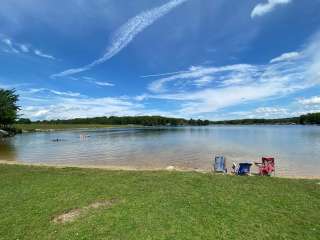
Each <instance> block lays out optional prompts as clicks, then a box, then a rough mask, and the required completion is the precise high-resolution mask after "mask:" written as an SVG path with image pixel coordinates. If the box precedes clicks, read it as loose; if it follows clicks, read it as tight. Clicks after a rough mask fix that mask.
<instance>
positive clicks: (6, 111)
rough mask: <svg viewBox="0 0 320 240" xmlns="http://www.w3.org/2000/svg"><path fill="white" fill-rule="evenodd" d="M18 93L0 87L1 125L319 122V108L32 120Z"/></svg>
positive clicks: (4, 126) (183, 124)
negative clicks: (256, 115) (260, 115)
mask: <svg viewBox="0 0 320 240" xmlns="http://www.w3.org/2000/svg"><path fill="white" fill-rule="evenodd" d="M18 100H19V96H18V94H16V91H15V90H14V89H11V90H4V89H0V128H1V129H9V130H10V129H11V130H12V129H13V128H12V127H11V126H12V125H13V124H14V123H20V124H31V123H39V124H106V125H130V124H132V125H142V126H186V125H190V126H206V125H209V124H232V125H250V124H320V112H319V113H310V114H305V115H301V116H300V117H293V118H281V119H240V120H226V121H209V120H201V119H197V120H196V119H190V120H187V119H184V118H168V117H162V116H124V117H116V116H111V117H95V118H75V119H69V120H60V119H57V120H43V121H36V122H32V121H31V120H30V119H28V118H19V117H20V116H19V114H18V111H19V110H20V106H18Z"/></svg>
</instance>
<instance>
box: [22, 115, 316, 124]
mask: <svg viewBox="0 0 320 240" xmlns="http://www.w3.org/2000/svg"><path fill="white" fill-rule="evenodd" d="M17 123H22V124H30V123H39V124H105V125H130V124H132V125H141V126H207V125H210V124H226V125H253V124H303V125H306V124H320V113H310V114H307V115H301V116H300V117H293V118H280V119H251V118H250V119H239V120H225V121H209V120H200V119H198V120H195V119H190V120H187V119H183V118H167V117H161V116H136V117H130V116H128V117H115V116H112V117H95V118H76V119H70V120H59V119H58V120H44V121H36V122H32V121H31V120H30V119H26V118H20V119H19V120H18V121H17Z"/></svg>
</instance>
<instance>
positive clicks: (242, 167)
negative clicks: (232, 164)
mask: <svg viewBox="0 0 320 240" xmlns="http://www.w3.org/2000/svg"><path fill="white" fill-rule="evenodd" d="M251 166H252V164H251V163H239V168H238V172H237V174H238V175H247V174H250V171H251Z"/></svg>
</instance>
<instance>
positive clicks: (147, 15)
mask: <svg viewBox="0 0 320 240" xmlns="http://www.w3.org/2000/svg"><path fill="white" fill-rule="evenodd" d="M186 1H188V0H171V1H169V2H168V3H166V4H164V5H162V6H160V7H156V8H154V9H151V10H148V11H144V12H142V13H141V14H139V15H137V16H135V17H133V18H132V19H130V20H129V21H128V22H127V23H125V24H124V25H123V26H121V27H120V28H119V29H118V31H116V32H115V34H114V35H113V38H112V39H111V43H110V46H109V47H108V48H107V50H106V52H105V54H104V55H103V56H102V57H101V58H99V59H97V60H95V61H93V62H92V63H90V64H87V65H85V66H82V67H79V68H72V69H68V70H65V71H63V72H61V73H57V74H53V75H51V77H52V78H57V77H65V76H70V75H73V74H77V73H81V72H84V71H88V70H90V69H91V68H93V67H95V66H97V65H99V64H102V63H104V62H106V61H108V60H109V59H111V58H112V57H114V56H115V55H117V54H118V53H119V52H120V51H121V50H123V49H124V48H125V47H127V46H128V45H129V44H130V42H131V41H132V40H133V39H134V38H135V37H136V36H137V35H138V34H139V33H140V32H142V31H143V30H144V29H146V28H147V27H149V26H151V25H152V24H153V23H154V22H156V21H157V20H159V19H160V18H162V17H163V16H165V15H167V14H168V13H169V12H171V11H172V10H173V9H175V8H176V7H178V6H180V5H181V4H183V3H185V2H186Z"/></svg>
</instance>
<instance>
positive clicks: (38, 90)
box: [22, 88, 81, 97]
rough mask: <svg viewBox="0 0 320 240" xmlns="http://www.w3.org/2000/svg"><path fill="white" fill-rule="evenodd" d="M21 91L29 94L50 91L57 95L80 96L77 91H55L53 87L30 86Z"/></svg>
mask: <svg viewBox="0 0 320 240" xmlns="http://www.w3.org/2000/svg"><path fill="white" fill-rule="evenodd" d="M22 93H24V94H25V93H30V94H35V93H52V94H55V95H58V96H67V97H80V96H81V94H80V93H77V92H71V91H67V92H64V91H57V90H54V89H48V88H31V89H28V90H24V91H22Z"/></svg>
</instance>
